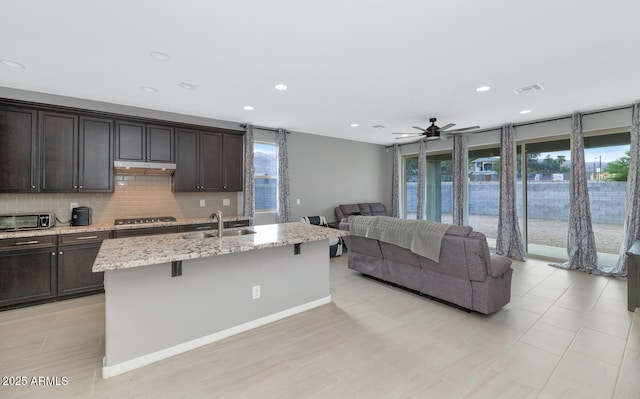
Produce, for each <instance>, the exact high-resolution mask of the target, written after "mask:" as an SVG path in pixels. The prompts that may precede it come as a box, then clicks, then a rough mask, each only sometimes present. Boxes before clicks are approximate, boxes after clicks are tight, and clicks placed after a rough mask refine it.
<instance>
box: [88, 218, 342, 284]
mask: <svg viewBox="0 0 640 399" xmlns="http://www.w3.org/2000/svg"><path fill="white" fill-rule="evenodd" d="M242 229H249V230H253V231H255V232H256V233H255V234H247V235H240V236H229V237H222V239H219V238H217V237H209V238H195V239H194V238H191V239H186V238H184V236H188V235H189V234H191V233H174V234H162V235H154V236H143V237H129V238H116V239H110V240H105V241H103V243H102V246H101V247H100V252H99V253H98V256H97V257H96V260H95V262H94V264H93V269H92V270H93V271H94V272H103V271H108V270H120V269H128V268H133V267H140V266H148V265H153V264H160V263H167V262H173V261H182V260H187V259H197V258H204V257H209V256H217V255H225V254H232V253H238V252H246V251H253V250H257V249H264V248H273V247H282V246H286V245H293V244H300V243H304V242H310V241H320V240H326V239H329V238H335V237H342V236H345V235H348V234H349V233H348V232H347V231H344V230H337V229H330V228H327V227H320V226H314V225H310V224H306V223H300V222H293V223H283V224H269V225H263V226H249V227H242V228H235V229H225V230H242ZM211 232H212V233H213V231H211ZM327 256H328V255H327Z"/></svg>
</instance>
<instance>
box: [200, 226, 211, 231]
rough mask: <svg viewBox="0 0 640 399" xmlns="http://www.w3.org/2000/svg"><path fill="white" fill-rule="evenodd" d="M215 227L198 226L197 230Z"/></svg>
mask: <svg viewBox="0 0 640 399" xmlns="http://www.w3.org/2000/svg"><path fill="white" fill-rule="evenodd" d="M212 228H213V227H211V226H200V227H196V230H211V229H212Z"/></svg>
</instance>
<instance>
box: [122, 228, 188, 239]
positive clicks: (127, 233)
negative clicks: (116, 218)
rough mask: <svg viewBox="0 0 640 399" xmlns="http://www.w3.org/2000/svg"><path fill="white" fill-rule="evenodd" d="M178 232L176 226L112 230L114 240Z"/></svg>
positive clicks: (178, 229)
mask: <svg viewBox="0 0 640 399" xmlns="http://www.w3.org/2000/svg"><path fill="white" fill-rule="evenodd" d="M178 231H180V228H179V227H178V226H165V227H145V228H140V229H122V230H114V232H113V237H114V238H123V237H138V236H150V235H154V234H171V233H177V232H178Z"/></svg>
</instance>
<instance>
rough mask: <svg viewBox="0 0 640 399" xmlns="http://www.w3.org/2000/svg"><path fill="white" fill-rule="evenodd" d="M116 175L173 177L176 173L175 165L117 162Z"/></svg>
mask: <svg viewBox="0 0 640 399" xmlns="http://www.w3.org/2000/svg"><path fill="white" fill-rule="evenodd" d="M113 168H114V170H115V172H116V175H137V176H140V175H147V176H171V175H173V173H174V172H175V171H176V164H175V163H159V162H133V161H131V162H126V161H115V162H114V163H113Z"/></svg>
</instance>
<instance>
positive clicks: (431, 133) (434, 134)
mask: <svg viewBox="0 0 640 399" xmlns="http://www.w3.org/2000/svg"><path fill="white" fill-rule="evenodd" d="M436 120H437V119H436V118H429V122H431V125H430V126H429V127H427V128H426V129H423V128H421V127H418V126H412V127H413V128H414V129H417V130H420V133H393V134H401V135H402V137H396V140H400V139H406V138H414V137H416V136H425V138H426V140H434V139H442V140H446V139H447V136H448V135H450V134H452V133H461V132H466V131H467V130H473V129H479V128H480V126H469V127H463V128H461V129H454V130H448V129H451V128H452V127H454V126H455V125H456V124H455V123H447V124H446V125H444V126H442V127H440V126H438V125H436Z"/></svg>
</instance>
